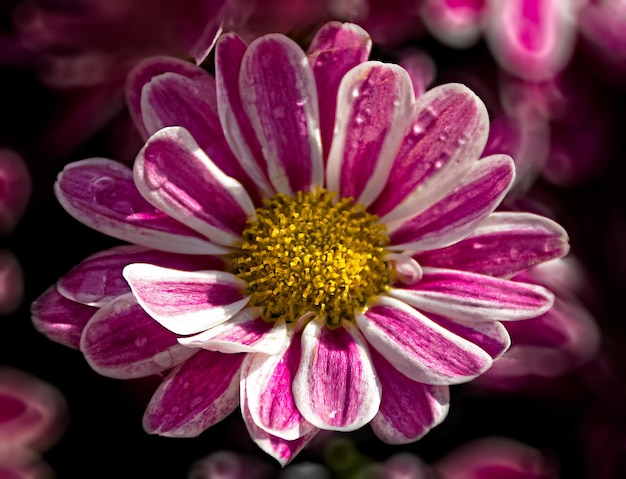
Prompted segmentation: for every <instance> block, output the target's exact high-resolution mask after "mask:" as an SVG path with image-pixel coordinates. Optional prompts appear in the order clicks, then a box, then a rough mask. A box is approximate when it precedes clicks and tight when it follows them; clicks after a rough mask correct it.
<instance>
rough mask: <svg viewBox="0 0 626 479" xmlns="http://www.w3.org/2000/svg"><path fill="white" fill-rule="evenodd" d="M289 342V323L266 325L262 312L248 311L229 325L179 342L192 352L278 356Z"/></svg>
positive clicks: (257, 309)
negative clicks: (193, 349)
mask: <svg viewBox="0 0 626 479" xmlns="http://www.w3.org/2000/svg"><path fill="white" fill-rule="evenodd" d="M286 341H287V325H286V323H285V321H284V320H279V321H276V322H275V323H270V322H269V321H265V319H263V317H262V316H261V310H260V308H247V309H244V310H243V311H241V312H239V313H237V314H236V315H235V316H233V317H232V318H231V319H230V320H229V321H226V322H225V323H222V324H220V325H218V326H215V327H213V328H211V329H208V330H206V331H203V332H201V333H199V334H196V335H193V336H187V337H184V338H179V339H178V342H179V343H180V344H182V345H183V346H187V347H189V348H203V349H208V350H210V351H219V352H221V353H248V352H255V353H264V354H275V353H277V352H278V351H280V349H281V348H282V347H283V346H284V344H285V342H286Z"/></svg>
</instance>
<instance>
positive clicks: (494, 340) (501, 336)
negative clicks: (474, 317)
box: [428, 313, 532, 359]
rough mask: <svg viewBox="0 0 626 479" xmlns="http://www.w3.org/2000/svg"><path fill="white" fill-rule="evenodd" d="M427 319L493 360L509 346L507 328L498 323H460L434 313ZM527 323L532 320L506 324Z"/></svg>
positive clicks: (509, 339)
mask: <svg viewBox="0 0 626 479" xmlns="http://www.w3.org/2000/svg"><path fill="white" fill-rule="evenodd" d="M428 318H429V319H431V320H432V321H434V322H435V323H437V324H438V325H439V326H442V327H443V328H445V329H447V330H448V331H450V332H451V333H454V334H456V335H457V336H459V337H461V338H463V339H467V340H468V341H471V342H472V343H474V344H475V345H476V346H478V347H479V348H480V349H484V350H485V351H486V352H487V353H488V354H489V355H490V356H491V357H492V358H494V359H495V358H497V357H499V356H501V355H502V354H503V353H504V352H505V351H506V350H507V349H508V348H509V346H511V337H510V336H509V333H508V332H507V328H506V327H505V326H504V325H503V324H502V323H500V322H498V321H483V322H468V323H462V322H460V321H453V320H451V319H449V318H445V317H443V316H439V315H437V314H434V313H428ZM527 321H532V320H531V319H527V320H525V321H511V322H509V323H507V324H523V323H526V322H527Z"/></svg>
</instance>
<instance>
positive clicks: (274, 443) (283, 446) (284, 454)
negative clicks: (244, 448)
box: [241, 382, 319, 467]
mask: <svg viewBox="0 0 626 479" xmlns="http://www.w3.org/2000/svg"><path fill="white" fill-rule="evenodd" d="M242 387H243V388H245V382H242ZM241 397H242V400H241V415H242V416H243V420H244V422H245V424H246V427H247V429H248V433H249V434H250V437H251V438H252V440H253V441H254V442H255V443H256V445H257V446H259V447H260V448H261V449H262V450H263V451H265V452H266V453H268V454H269V455H270V456H272V457H273V458H274V459H276V460H277V461H278V462H279V463H280V465H281V466H283V467H284V466H286V465H287V464H288V463H289V462H291V460H292V459H293V458H294V457H296V455H297V454H298V453H299V452H300V451H301V450H302V449H304V448H305V447H306V446H307V444H308V443H309V442H311V439H313V438H314V437H315V435H316V434H317V433H318V432H319V429H317V428H313V429H311V430H310V431H309V432H308V433H307V434H305V435H304V436H302V437H299V438H298V439H294V440H293V441H289V440H286V439H281V438H280V437H278V436H274V435H272V434H270V433H268V432H267V431H265V430H263V429H261V428H260V427H259V426H257V425H256V423H255V422H254V420H253V419H252V416H251V415H250V410H249V408H248V401H247V400H246V399H245V398H246V392H245V390H243V391H242V393H241Z"/></svg>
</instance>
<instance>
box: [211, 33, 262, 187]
mask: <svg viewBox="0 0 626 479" xmlns="http://www.w3.org/2000/svg"><path fill="white" fill-rule="evenodd" d="M247 48H248V46H247V45H246V44H245V42H244V41H243V40H242V39H241V38H240V37H239V36H237V35H236V34H235V33H233V32H228V33H225V34H223V35H221V36H220V38H219V40H218V42H217V46H216V48H215V80H216V84H217V107H218V108H217V111H218V114H219V118H220V122H221V124H222V129H223V131H224V135H225V137H226V140H227V141H228V144H229V145H230V149H231V150H232V151H233V152H234V154H235V157H236V158H237V159H238V161H239V162H241V164H242V166H243V167H244V169H245V170H246V171H247V172H248V174H249V175H250V177H251V178H253V179H254V181H255V182H256V184H257V185H258V187H259V188H260V189H261V191H262V192H263V193H264V195H265V196H266V197H269V196H272V194H273V188H272V186H271V185H270V182H269V179H268V177H267V164H266V162H265V158H263V151H262V148H261V144H260V143H259V140H258V138H257V136H256V133H255V132H254V128H253V126H252V123H251V122H250V118H249V117H248V115H247V113H246V112H245V110H244V107H243V103H242V101H241V93H240V91H239V71H240V69H241V62H242V60H243V56H244V54H245V52H246V50H247Z"/></svg>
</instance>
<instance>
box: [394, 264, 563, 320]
mask: <svg viewBox="0 0 626 479" xmlns="http://www.w3.org/2000/svg"><path fill="white" fill-rule="evenodd" d="M390 294H391V295H392V296H394V297H396V298H399V299H401V300H402V301H406V302H407V303H409V304H411V305H412V306H414V307H416V308H419V309H423V310H425V311H428V312H431V313H436V314H441V315H442V316H446V317H448V318H450V319H455V320H458V321H506V320H519V319H528V318H533V317H536V316H539V315H541V314H543V313H545V312H546V311H548V310H549V309H550V308H551V307H552V304H553V302H554V295H553V294H552V293H551V292H550V291H548V290H547V289H545V288H544V287H542V286H538V285H535V284H527V283H520V282H517V281H511V280H507V279H501V278H493V277H491V276H485V275H481V274H475V273H467V272H464V271H456V270H445V269H438V268H424V269H423V275H422V279H421V280H420V281H419V282H418V283H415V284H412V285H406V286H403V287H401V288H395V289H392V290H391V291H390Z"/></svg>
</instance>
